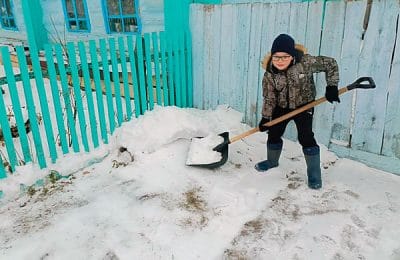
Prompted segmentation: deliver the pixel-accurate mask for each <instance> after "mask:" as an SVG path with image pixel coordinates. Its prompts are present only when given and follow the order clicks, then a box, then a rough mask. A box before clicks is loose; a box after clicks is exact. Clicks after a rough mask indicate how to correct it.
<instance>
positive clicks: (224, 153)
mask: <svg viewBox="0 0 400 260" xmlns="http://www.w3.org/2000/svg"><path fill="white" fill-rule="evenodd" d="M219 136H221V137H222V138H224V141H223V142H222V143H221V144H219V145H217V146H216V147H214V148H213V151H216V152H219V153H221V160H219V161H218V162H213V163H208V164H189V165H188V166H195V167H202V168H207V169H215V168H218V167H220V166H221V165H224V164H225V163H226V161H227V160H228V147H229V132H223V133H222V134H219Z"/></svg>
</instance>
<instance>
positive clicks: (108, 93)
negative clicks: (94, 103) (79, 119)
mask: <svg viewBox="0 0 400 260" xmlns="http://www.w3.org/2000/svg"><path fill="white" fill-rule="evenodd" d="M100 52H101V64H102V67H103V77H104V85H105V89H106V97H107V108H108V109H107V113H108V123H109V125H110V133H111V134H112V133H114V130H115V120H114V113H115V112H114V106H113V97H112V91H111V80H110V70H109V67H108V55H107V45H106V40H105V39H100Z"/></svg>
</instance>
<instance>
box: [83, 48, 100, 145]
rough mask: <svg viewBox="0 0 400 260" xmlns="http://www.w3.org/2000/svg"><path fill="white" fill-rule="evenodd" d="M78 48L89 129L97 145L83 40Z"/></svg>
mask: <svg viewBox="0 0 400 260" xmlns="http://www.w3.org/2000/svg"><path fill="white" fill-rule="evenodd" d="M78 48H79V56H80V60H81V64H82V71H83V81H84V84H85V85H84V88H85V94H86V102H87V107H88V112H89V122H90V129H91V135H92V142H93V146H94V147H98V146H99V135H98V133H97V122H96V116H95V112H94V104H93V95H92V86H91V85H92V84H91V80H90V76H89V65H88V62H87V56H86V50H85V45H84V44H83V42H78Z"/></svg>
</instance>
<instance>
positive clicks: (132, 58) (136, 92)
mask: <svg viewBox="0 0 400 260" xmlns="http://www.w3.org/2000/svg"><path fill="white" fill-rule="evenodd" d="M127 41H128V51H129V63H130V65H131V74H132V81H133V102H134V103H135V116H136V117H138V116H139V115H140V95H139V85H138V78H137V67H136V64H137V59H136V58H135V53H134V47H133V37H132V36H131V35H129V36H128V39H127Z"/></svg>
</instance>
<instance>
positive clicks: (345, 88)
mask: <svg viewBox="0 0 400 260" xmlns="http://www.w3.org/2000/svg"><path fill="white" fill-rule="evenodd" d="M347 91H349V90H348V88H347V87H343V88H341V89H339V95H341V94H343V93H345V92H347ZM325 101H327V100H326V98H325V97H321V98H319V99H317V100H314V101H313V102H311V103H308V104H307V105H304V106H302V107H299V108H298V109H296V110H293V111H292V112H290V113H287V114H285V115H283V116H281V117H278V118H275V119H274V120H271V121H269V122H268V123H265V126H273V125H276V124H278V123H280V122H282V121H285V120H286V119H289V118H291V117H293V116H295V115H297V114H300V113H301V112H304V111H306V110H308V109H310V108H313V107H315V106H317V105H319V104H321V103H323V102H325ZM258 131H260V129H259V128H258V127H256V128H253V129H250V130H249V131H247V132H244V133H242V134H240V135H237V136H234V137H232V138H231V139H230V140H229V143H233V142H236V141H238V140H240V139H242V138H244V137H246V136H249V135H251V134H254V133H256V132H258Z"/></svg>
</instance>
